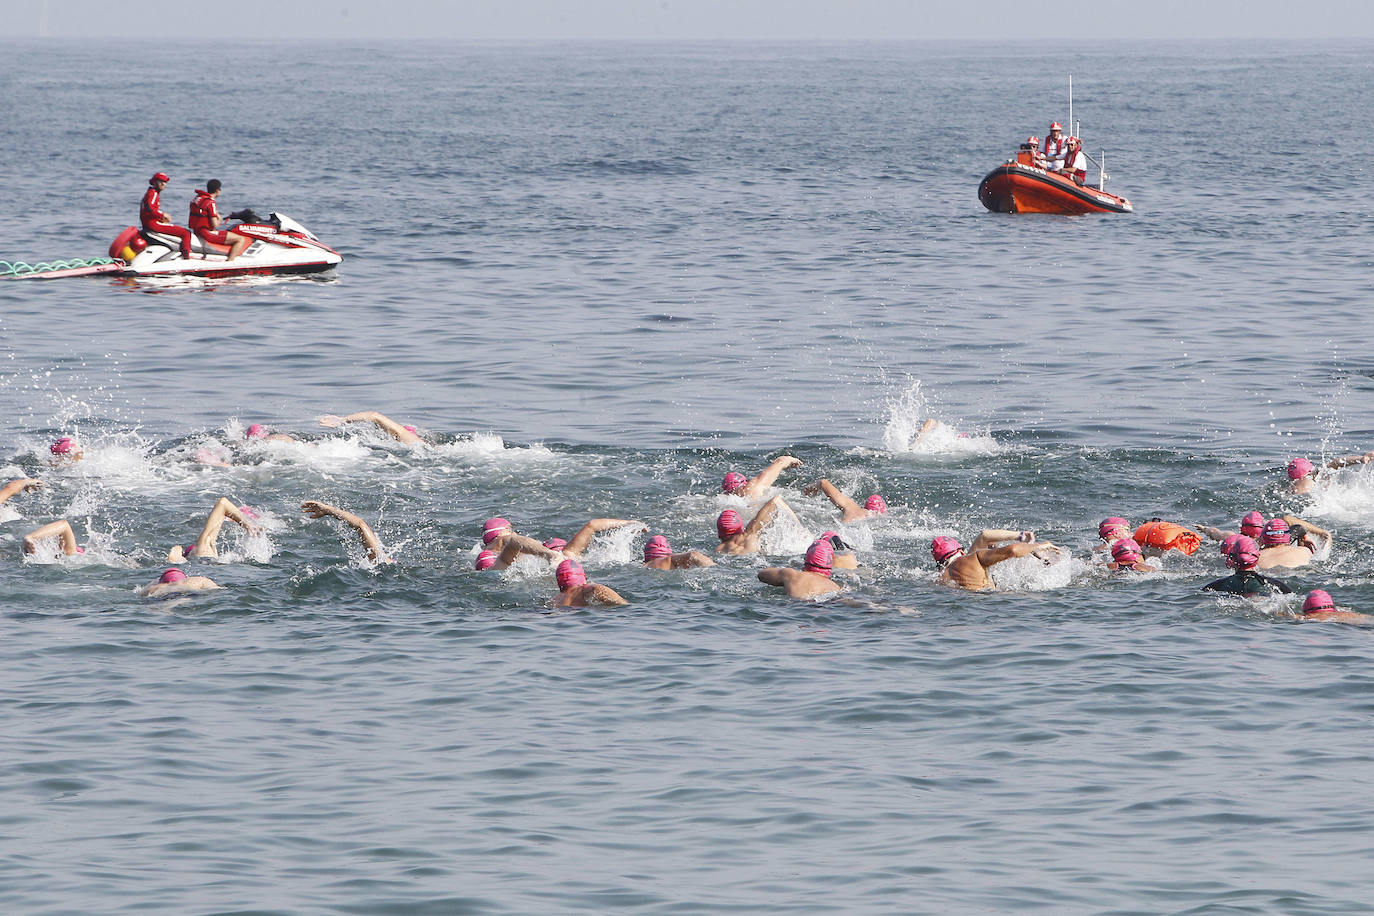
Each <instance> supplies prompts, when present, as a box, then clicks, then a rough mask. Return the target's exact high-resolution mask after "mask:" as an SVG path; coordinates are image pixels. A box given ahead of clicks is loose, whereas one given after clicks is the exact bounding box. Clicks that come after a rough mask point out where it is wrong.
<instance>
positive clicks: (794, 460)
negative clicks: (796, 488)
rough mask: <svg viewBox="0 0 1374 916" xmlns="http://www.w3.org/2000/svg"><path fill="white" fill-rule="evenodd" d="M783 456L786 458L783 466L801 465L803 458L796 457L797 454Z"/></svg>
mask: <svg viewBox="0 0 1374 916" xmlns="http://www.w3.org/2000/svg"><path fill="white" fill-rule="evenodd" d="M782 457H783V458H784V459H786V460H784V461H783V463H782V466H783V467H784V468H799V467H801V463H802V460H801V459H800V458H798V457H796V456H795V455H783V456H782Z"/></svg>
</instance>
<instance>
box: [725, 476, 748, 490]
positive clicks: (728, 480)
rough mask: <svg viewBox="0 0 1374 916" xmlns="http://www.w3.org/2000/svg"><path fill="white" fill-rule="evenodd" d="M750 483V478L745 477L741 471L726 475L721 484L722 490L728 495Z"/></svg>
mask: <svg viewBox="0 0 1374 916" xmlns="http://www.w3.org/2000/svg"><path fill="white" fill-rule="evenodd" d="M748 482H749V478H748V477H745V476H744V475H743V474H741V473H740V472H739V471H731V472H730V473H728V474H726V475H725V479H724V480H722V481H721V482H720V488H721V489H722V490H724V491H725V492H726V493H733V492H735V491H736V490H738V489H739V488H740V487H742V486H744V485H745V484H747V483H748Z"/></svg>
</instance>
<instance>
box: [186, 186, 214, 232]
mask: <svg viewBox="0 0 1374 916" xmlns="http://www.w3.org/2000/svg"><path fill="white" fill-rule="evenodd" d="M218 216H219V209H218V208H217V207H216V206H215V199H214V198H213V197H211V196H210V194H209V192H207V191H202V190H201V189H200V188H196V197H195V199H194V200H192V201H191V215H190V216H189V217H188V218H187V220H186V225H188V226H190V227H191V231H192V232H195V233H199V232H202V231H209V230H211V229H214V228H215V226H214V219H215V218H217V217H218Z"/></svg>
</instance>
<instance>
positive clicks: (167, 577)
mask: <svg viewBox="0 0 1374 916" xmlns="http://www.w3.org/2000/svg"><path fill="white" fill-rule="evenodd" d="M185 578H186V573H184V572H182V571H181V570H179V569H169V570H167V571H166V572H164V573H163V574H162V575H161V576H159V577H158V580H157V581H159V582H180V581H181V580H182V579H185Z"/></svg>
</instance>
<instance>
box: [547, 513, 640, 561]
mask: <svg viewBox="0 0 1374 916" xmlns="http://www.w3.org/2000/svg"><path fill="white" fill-rule="evenodd" d="M643 524H644V523H643V522H637V521H633V520H631V519H625V518H594V519H592V520H591V521H589V522H587V524H585V525H583V526H582V527H581V528H579V529H577V534H574V535H573V536H572V540H571V541H568V545H567V546H566V547H564V548H563V553H564V555H565V556H569V557H580V556H582V552H583V551H584V550H586V549H587V548H588V547H590V546H591V543H592V538H594V537H596V535H597V534H598V533H600V532H602V531H606V530H607V529H610V528H619V527H620V526H621V525H643ZM644 530H645V531H648V530H649V529H647V528H645V529H644Z"/></svg>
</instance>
